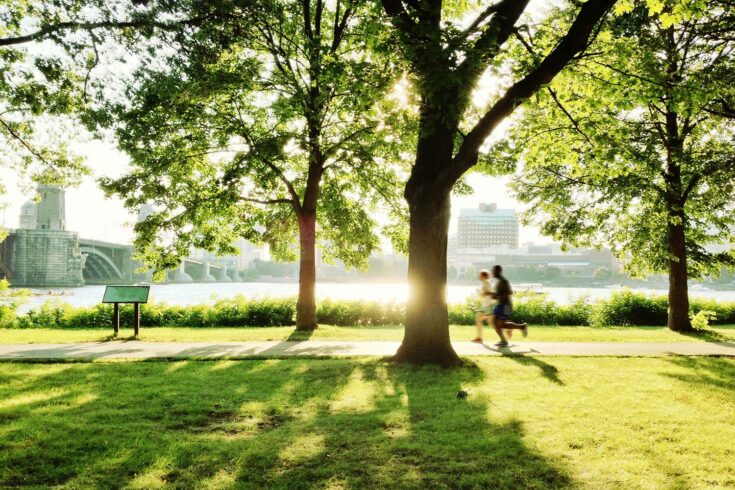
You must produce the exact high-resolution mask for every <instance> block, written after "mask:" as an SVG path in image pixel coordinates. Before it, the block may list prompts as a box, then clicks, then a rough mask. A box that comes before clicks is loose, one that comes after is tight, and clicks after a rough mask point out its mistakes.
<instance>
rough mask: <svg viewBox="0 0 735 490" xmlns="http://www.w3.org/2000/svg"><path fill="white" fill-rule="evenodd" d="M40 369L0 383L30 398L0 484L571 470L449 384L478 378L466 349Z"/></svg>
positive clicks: (284, 483) (474, 476) (257, 481)
mask: <svg viewBox="0 0 735 490" xmlns="http://www.w3.org/2000/svg"><path fill="white" fill-rule="evenodd" d="M2 367H3V365H0V372H2ZM47 368H48V366H47V365H26V366H25V369H26V372H27V373H28V382H27V383H25V384H23V385H22V386H20V385H19V386H17V387H16V388H18V389H16V390H14V392H11V391H8V392H7V394H8V395H10V396H16V397H21V398H22V397H27V398H28V400H27V404H26V405H25V408H24V409H23V410H22V411H20V412H19V415H18V417H16V418H14V419H12V420H10V421H9V422H8V424H7V425H8V427H6V428H5V429H4V430H3V431H2V432H0V448H1V449H2V450H0V487H2V486H13V485H16V486H18V485H30V486H34V485H35V486H54V485H69V486H75V487H97V488H102V487H119V486H139V487H156V486H162V485H165V484H170V485H171V486H173V487H176V488H191V487H195V486H206V485H211V486H214V487H220V488H227V487H239V488H289V489H291V488H312V487H315V486H316V487H318V486H330V485H331V486H339V487H344V488H494V487H506V488H558V487H567V486H571V485H572V482H571V479H570V477H569V476H568V475H567V473H566V472H565V471H564V470H563V468H562V467H561V465H560V464H559V463H558V462H552V461H549V460H548V459H547V458H545V457H543V456H542V455H540V454H539V453H538V452H537V451H535V450H533V449H532V448H530V447H528V445H527V444H526V443H525V442H524V435H523V425H522V423H521V422H520V421H519V420H517V419H515V418H510V417H508V414H507V413H505V412H498V413H496V412H495V408H494V405H493V404H492V400H490V399H489V397H488V396H486V395H484V394H482V395H474V394H473V393H472V391H470V397H469V398H468V399H458V398H457V397H456V393H457V391H459V390H460V389H468V388H469V389H471V388H472V387H473V386H477V385H478V384H480V383H486V382H490V381H487V380H486V379H485V375H484V372H483V371H482V370H481V369H480V368H478V367H477V366H475V365H473V364H467V365H465V366H464V367H463V368H461V369H455V370H444V369H441V368H435V367H424V368H420V369H417V368H412V367H405V366H397V365H392V364H387V363H384V362H380V361H372V360H368V361H366V360H360V361H357V360H319V361H314V360H288V361H282V360H268V361H238V362H233V361H217V362H195V361H180V362H176V363H168V362H146V363H104V364H103V363H96V364H84V365H67V366H65V367H64V369H58V370H51V371H49V372H48V373H42V374H41V375H39V376H37V377H36V378H34V377H33V373H34V372H38V373H41V372H42V371H43V370H44V369H47ZM34 370H35V371H34ZM40 395H43V396H40ZM44 396H45V397H46V398H44ZM34 397H35V398H34ZM2 413H4V412H3V411H2V410H0V415H2Z"/></svg>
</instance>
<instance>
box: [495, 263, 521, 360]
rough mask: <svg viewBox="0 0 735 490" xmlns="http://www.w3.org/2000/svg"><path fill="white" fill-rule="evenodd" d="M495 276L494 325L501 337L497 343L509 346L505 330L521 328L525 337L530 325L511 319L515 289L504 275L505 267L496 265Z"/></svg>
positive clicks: (501, 345)
mask: <svg viewBox="0 0 735 490" xmlns="http://www.w3.org/2000/svg"><path fill="white" fill-rule="evenodd" d="M492 271H493V277H494V278H495V279H497V281H496V282H495V292H494V293H493V298H495V301H497V304H496V305H495V308H493V326H494V327H495V333H497V334H498V337H500V342H498V343H497V344H495V345H496V346H498V347H508V339H506V338H505V334H504V333H503V330H516V329H517V330H520V331H521V333H523V336H524V337H527V336H528V326H527V325H526V324H525V323H513V322H512V321H510V318H511V315H512V314H513V302H512V301H511V299H510V297H511V296H512V295H513V290H512V289H511V288H510V283H509V282H508V279H506V278H505V276H504V275H503V268H502V267H500V266H499V265H496V266H494V267H493V269H492Z"/></svg>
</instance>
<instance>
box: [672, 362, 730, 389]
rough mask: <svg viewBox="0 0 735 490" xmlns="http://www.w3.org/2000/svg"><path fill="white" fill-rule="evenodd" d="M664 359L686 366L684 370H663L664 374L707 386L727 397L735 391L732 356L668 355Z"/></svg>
mask: <svg viewBox="0 0 735 490" xmlns="http://www.w3.org/2000/svg"><path fill="white" fill-rule="evenodd" d="M666 359H667V360H668V361H669V362H670V363H672V364H674V365H676V366H679V367H682V368H686V372H665V373H663V375H665V376H668V377H670V378H674V379H678V380H679V381H683V382H685V383H690V384H693V385H696V386H709V387H711V388H713V389H715V390H717V391H719V392H722V394H723V395H725V396H728V397H732V394H733V393H735V360H733V359H732V358H728V357H711V356H710V357H685V356H670V357H667V358H666Z"/></svg>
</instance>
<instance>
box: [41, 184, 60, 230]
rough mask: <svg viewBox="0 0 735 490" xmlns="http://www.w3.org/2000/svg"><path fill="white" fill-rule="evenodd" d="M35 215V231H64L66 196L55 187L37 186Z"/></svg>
mask: <svg viewBox="0 0 735 490" xmlns="http://www.w3.org/2000/svg"><path fill="white" fill-rule="evenodd" d="M38 194H39V195H40V196H41V201H39V203H38V210H37V215H36V229H37V230H66V194H65V192H64V189H62V188H61V187H59V186H55V185H39V186H38Z"/></svg>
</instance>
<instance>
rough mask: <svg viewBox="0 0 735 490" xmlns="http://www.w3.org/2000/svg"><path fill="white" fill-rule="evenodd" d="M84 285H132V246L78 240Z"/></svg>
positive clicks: (84, 239) (83, 239) (85, 239)
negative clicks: (82, 263) (82, 261)
mask: <svg viewBox="0 0 735 490" xmlns="http://www.w3.org/2000/svg"><path fill="white" fill-rule="evenodd" d="M79 252H80V253H81V254H82V257H84V258H85V259H84V266H83V268H82V276H83V277H84V284H132V283H133V246H132V245H121V244H119V243H110V242H102V241H99V240H90V239H87V238H80V239H79Z"/></svg>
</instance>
